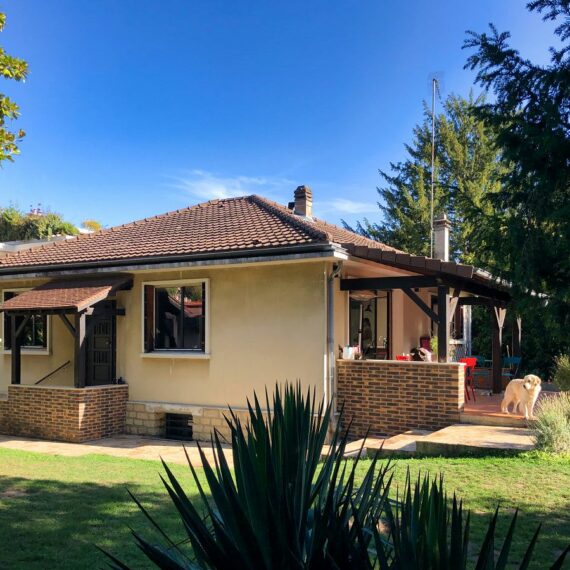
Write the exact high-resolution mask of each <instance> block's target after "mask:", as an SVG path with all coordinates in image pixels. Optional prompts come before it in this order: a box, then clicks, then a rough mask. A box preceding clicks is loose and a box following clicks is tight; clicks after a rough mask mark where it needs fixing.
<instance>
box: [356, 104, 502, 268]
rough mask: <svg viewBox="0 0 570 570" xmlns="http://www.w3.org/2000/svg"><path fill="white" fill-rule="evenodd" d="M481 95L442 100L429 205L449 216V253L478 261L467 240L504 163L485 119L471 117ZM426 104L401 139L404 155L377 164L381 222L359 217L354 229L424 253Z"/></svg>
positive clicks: (427, 160) (427, 211)
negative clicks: (385, 166)
mask: <svg viewBox="0 0 570 570" xmlns="http://www.w3.org/2000/svg"><path fill="white" fill-rule="evenodd" d="M483 102H484V98H483V97H482V96H480V97H474V96H473V95H472V94H470V96H469V98H468V99H464V98H462V97H459V96H457V95H451V96H449V97H448V98H447V99H446V100H445V101H444V102H443V112H442V113H441V114H439V115H437V117H436V133H437V134H436V162H435V173H436V180H435V188H434V210H435V212H436V213H438V212H445V213H446V214H447V215H448V217H449V218H450V219H451V221H452V223H453V225H452V232H451V244H450V250H451V255H452V257H453V258H454V259H457V260H461V261H463V262H467V263H477V264H479V265H483V264H484V263H483V261H484V260H482V259H480V258H479V256H478V255H477V249H476V248H474V247H473V246H472V242H473V236H474V233H475V231H476V228H477V223H478V222H477V218H478V217H480V216H482V215H487V214H489V210H490V208H491V205H490V204H489V203H488V202H486V201H485V200H484V196H486V195H487V194H490V193H496V192H497V191H498V189H499V178H500V175H501V174H502V172H503V170H504V166H503V165H502V164H501V163H500V161H499V158H500V156H499V152H498V151H497V150H496V147H495V137H494V133H493V131H492V130H491V129H489V128H488V127H487V126H486V124H485V123H484V122H483V121H482V120H480V119H477V118H476V117H474V115H473V113H472V112H471V110H472V108H473V106H474V105H480V104H482V103H483ZM431 122H432V120H431V110H430V109H428V108H427V106H424V119H423V121H422V122H421V123H420V124H418V125H416V127H415V128H414V131H413V133H414V134H413V141H412V143H411V144H409V145H406V150H407V153H408V155H409V156H408V158H407V159H406V160H405V161H403V162H399V163H391V164H390V172H385V171H383V170H380V171H379V172H380V175H381V176H382V178H383V180H384V182H385V183H386V185H385V186H384V187H382V188H378V189H377V190H378V194H379V195H380V202H379V204H378V205H379V207H380V210H381V211H382V214H383V221H382V223H371V222H369V221H368V220H366V219H365V220H364V221H363V222H362V223H359V224H358V226H357V231H359V232H360V233H362V234H364V235H367V236H368V237H371V238H372V239H376V240H378V241H382V242H385V243H388V244H389V245H392V246H394V247H397V248H400V249H403V250H405V251H408V252H411V253H416V254H419V255H429V253H430V239H429V236H430V193H431V189H430V180H431V145H432V143H431Z"/></svg>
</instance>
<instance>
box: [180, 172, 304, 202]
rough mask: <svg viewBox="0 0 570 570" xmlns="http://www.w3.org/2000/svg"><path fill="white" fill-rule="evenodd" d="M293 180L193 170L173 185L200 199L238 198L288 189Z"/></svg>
mask: <svg viewBox="0 0 570 570" xmlns="http://www.w3.org/2000/svg"><path fill="white" fill-rule="evenodd" d="M292 185H293V182H292V181H290V180H287V179H285V178H279V177H259V176H220V175H218V174H215V173H212V172H207V171H205V170H198V169H195V170H191V171H190V172H188V173H187V174H185V175H182V176H178V177H175V178H174V184H173V186H174V187H175V188H178V189H179V190H182V191H184V193H185V194H187V195H190V196H192V197H194V198H197V199H199V200H213V199H215V198H236V197H237V196H245V195H247V194H255V193H262V194H264V195H268V194H273V193H275V192H279V191H280V190H282V189H285V190H288V189H289V188H290V187H292Z"/></svg>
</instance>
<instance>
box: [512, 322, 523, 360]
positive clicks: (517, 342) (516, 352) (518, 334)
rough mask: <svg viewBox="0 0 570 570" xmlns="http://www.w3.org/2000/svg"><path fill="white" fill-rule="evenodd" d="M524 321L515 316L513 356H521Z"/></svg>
mask: <svg viewBox="0 0 570 570" xmlns="http://www.w3.org/2000/svg"><path fill="white" fill-rule="evenodd" d="M521 340H522V319H521V318H520V317H518V316H515V318H514V319H513V356H520V355H521Z"/></svg>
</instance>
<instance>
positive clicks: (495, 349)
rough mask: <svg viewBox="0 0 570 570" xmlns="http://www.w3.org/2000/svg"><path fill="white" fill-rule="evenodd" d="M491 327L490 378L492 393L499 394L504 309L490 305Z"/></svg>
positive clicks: (501, 377) (501, 369)
mask: <svg viewBox="0 0 570 570" xmlns="http://www.w3.org/2000/svg"><path fill="white" fill-rule="evenodd" d="M489 312H490V314H491V329H492V332H493V334H492V350H491V352H492V358H493V368H492V379H493V394H500V393H501V392H502V391H503V358H502V355H501V344H502V340H503V338H502V337H503V335H502V332H503V325H504V323H505V315H506V313H507V310H506V309H502V308H499V307H490V308H489Z"/></svg>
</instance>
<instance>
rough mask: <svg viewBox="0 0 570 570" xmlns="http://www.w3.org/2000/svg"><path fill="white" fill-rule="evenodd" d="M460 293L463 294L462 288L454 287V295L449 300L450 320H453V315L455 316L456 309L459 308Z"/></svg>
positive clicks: (448, 316)
mask: <svg viewBox="0 0 570 570" xmlns="http://www.w3.org/2000/svg"><path fill="white" fill-rule="evenodd" d="M459 295H461V289H454V290H453V296H452V297H451V299H450V300H449V315H447V318H448V319H449V322H451V321H452V320H453V317H454V316H455V310H456V309H457V302H458V301H459Z"/></svg>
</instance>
